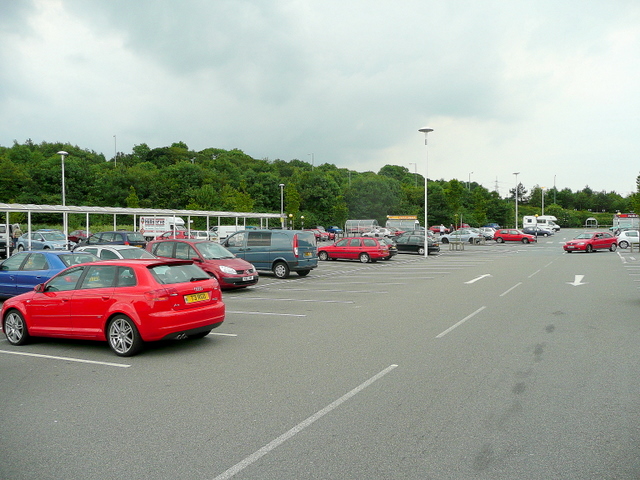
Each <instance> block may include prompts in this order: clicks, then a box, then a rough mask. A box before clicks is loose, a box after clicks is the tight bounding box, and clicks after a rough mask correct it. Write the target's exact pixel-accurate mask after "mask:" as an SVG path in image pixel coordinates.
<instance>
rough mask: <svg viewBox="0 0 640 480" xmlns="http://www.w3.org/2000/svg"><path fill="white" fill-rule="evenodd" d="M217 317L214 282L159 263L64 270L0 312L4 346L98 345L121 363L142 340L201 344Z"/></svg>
mask: <svg viewBox="0 0 640 480" xmlns="http://www.w3.org/2000/svg"><path fill="white" fill-rule="evenodd" d="M224 315H225V305H224V303H223V302H222V295H221V292H220V286H219V285H218V282H217V281H216V280H215V279H214V278H211V277H210V276H209V275H208V274H207V273H206V272H204V271H203V270H202V269H201V268H199V267H198V266H196V265H194V264H193V262H191V261H181V260H168V259H159V258H158V259H152V260H145V259H139V260H108V261H102V262H94V263H85V264H81V265H76V266H73V267H70V268H68V269H66V270H63V271H62V272H60V273H59V274H57V275H56V276H54V277H52V278H51V279H50V280H48V281H47V282H45V283H41V284H39V285H37V286H36V287H35V288H34V290H33V291H31V292H27V293H23V294H21V295H18V296H16V297H13V298H10V299H9V300H6V301H5V302H4V304H3V305H2V311H1V312H0V318H1V319H2V330H3V332H4V334H5V335H6V337H7V340H8V341H9V343H10V344H11V345H23V344H25V343H27V342H28V341H29V340H30V339H31V338H32V337H55V338H75V339H81V340H101V341H107V342H108V344H109V347H110V348H111V350H113V352H114V353H115V354H116V355H119V356H122V357H129V356H132V355H135V354H136V353H138V352H139V351H140V350H141V349H142V347H143V344H144V342H151V341H156V340H163V339H182V338H191V339H195V338H203V337H205V336H206V335H208V334H209V332H210V331H211V330H212V329H214V328H216V327H218V326H220V324H221V323H222V322H223V321H224Z"/></svg>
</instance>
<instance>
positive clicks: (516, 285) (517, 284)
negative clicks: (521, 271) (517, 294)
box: [500, 282, 522, 297]
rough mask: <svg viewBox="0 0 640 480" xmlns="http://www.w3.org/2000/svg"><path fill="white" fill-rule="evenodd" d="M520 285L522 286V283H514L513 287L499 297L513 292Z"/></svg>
mask: <svg viewBox="0 0 640 480" xmlns="http://www.w3.org/2000/svg"><path fill="white" fill-rule="evenodd" d="M520 285H522V282H518V283H516V284H515V285H514V286H513V287H511V288H510V289H509V290H507V291H506V292H502V293H501V294H500V296H501V297H504V296H505V295H506V294H507V293H509V292H510V291H511V290H513V289H514V288H516V287H519V286H520Z"/></svg>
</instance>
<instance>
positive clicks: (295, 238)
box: [293, 233, 298, 258]
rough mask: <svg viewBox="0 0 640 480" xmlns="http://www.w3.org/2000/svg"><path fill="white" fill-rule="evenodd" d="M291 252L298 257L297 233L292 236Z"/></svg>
mask: <svg viewBox="0 0 640 480" xmlns="http://www.w3.org/2000/svg"><path fill="white" fill-rule="evenodd" d="M293 254H294V255H295V256H296V258H298V234H297V233H296V234H295V235H294V236H293Z"/></svg>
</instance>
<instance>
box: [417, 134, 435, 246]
mask: <svg viewBox="0 0 640 480" xmlns="http://www.w3.org/2000/svg"><path fill="white" fill-rule="evenodd" d="M418 131H419V132H422V133H424V145H425V147H426V146H427V135H428V134H429V132H433V128H431V127H423V128H420V129H418ZM425 150H426V152H427V155H426V161H425V174H424V258H429V248H428V236H427V232H428V231H429V220H428V218H429V217H428V215H427V213H428V209H427V207H428V203H427V197H428V196H427V177H428V176H429V149H428V148H425Z"/></svg>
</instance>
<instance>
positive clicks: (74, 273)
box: [45, 267, 85, 292]
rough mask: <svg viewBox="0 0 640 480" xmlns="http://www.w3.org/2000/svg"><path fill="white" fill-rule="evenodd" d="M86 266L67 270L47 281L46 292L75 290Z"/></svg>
mask: <svg viewBox="0 0 640 480" xmlns="http://www.w3.org/2000/svg"><path fill="white" fill-rule="evenodd" d="M84 268H85V267H77V268H74V269H71V270H67V271H65V272H64V273H62V274H60V275H56V276H55V277H53V278H52V279H51V280H50V281H49V282H47V288H46V289H45V292H59V291H67V290H74V289H75V288H76V283H77V282H78V279H79V278H80V276H81V275H82V272H83V271H84Z"/></svg>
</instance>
